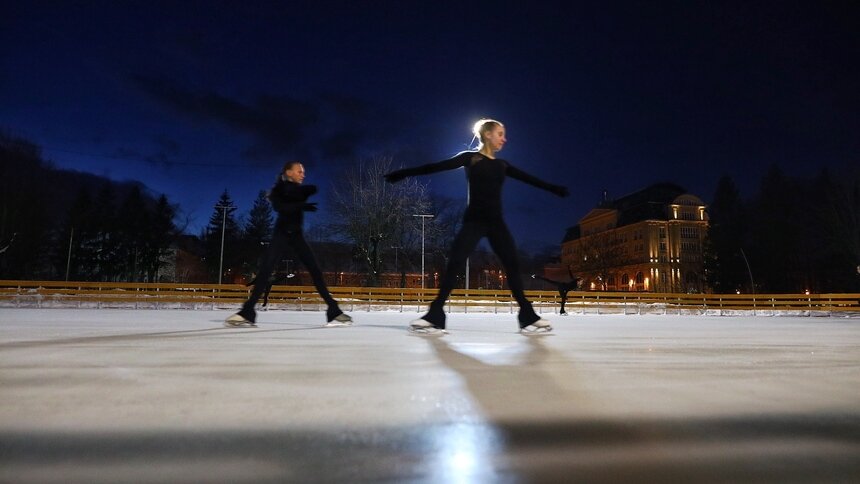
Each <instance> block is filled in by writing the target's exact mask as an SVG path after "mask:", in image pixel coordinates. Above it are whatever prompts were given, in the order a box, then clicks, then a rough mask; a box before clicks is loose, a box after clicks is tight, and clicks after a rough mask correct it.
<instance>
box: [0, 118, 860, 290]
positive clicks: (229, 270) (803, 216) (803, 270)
mask: <svg viewBox="0 0 860 484" xmlns="http://www.w3.org/2000/svg"><path fill="white" fill-rule="evenodd" d="M390 163H391V161H390V160H381V161H380V160H377V161H376V162H374V163H371V164H369V165H367V166H363V167H362V169H361V170H356V173H364V172H367V173H370V175H367V173H365V175H364V176H367V178H368V179H367V180H363V179H361V178H360V177H361V176H362V175H350V174H345V179H347V180H349V182H348V183H341V188H340V189H339V190H340V192H338V191H336V192H335V196H334V197H333V200H330V202H329V207H330V210H332V211H333V213H335V214H336V215H338V216H337V217H334V219H336V220H339V221H340V222H339V223H334V224H328V225H326V224H318V225H312V226H309V227H308V229H307V232H308V238H309V240H311V241H312V245H313V246H314V250H315V251H316V252H317V256H318V259H319V261H320V265H321V266H322V269H323V270H324V271H325V272H327V273H329V274H341V273H344V274H352V275H353V276H354V277H352V278H351V279H349V280H345V279H341V278H340V277H338V278H337V279H336V280H330V281H328V283H329V284H331V285H338V284H340V283H343V284H345V285H378V284H382V279H381V276H382V274H383V273H386V274H397V275H398V278H400V280H401V282H399V283H397V282H395V284H396V285H403V283H404V282H403V281H405V278H406V274H407V273H410V274H417V273H419V272H420V268H421V242H422V241H421V233H422V232H421V226H420V221H419V219H416V218H415V217H412V215H411V214H414V213H431V214H434V218H433V219H432V220H430V221H429V222H427V226H426V227H425V233H426V248H425V259H426V260H425V264H426V269H425V273H426V274H427V280H426V281H427V287H435V283H436V280H437V279H436V277H437V276H436V275H437V274H441V273H442V271H443V270H444V268H445V266H446V264H447V249H448V247H449V246H450V243H451V240H452V238H453V236H454V234H455V233H456V230H457V223H458V222H457V221H458V220H459V219H460V218H461V217H460V215H461V212H462V210H463V207H462V203H460V202H459V201H451V200H447V201H446V200H435V199H432V198H427V197H426V195H425V192H426V187H423V186H421V185H420V184H417V185H416V186H414V187H411V188H410V189H409V190H406V191H404V192H403V193H400V192H393V193H392V191H391V189H390V187H388V186H386V185H385V184H378V186H377V185H374V183H376V182H379V181H380V180H381V176H376V174H377V172H379V173H384V172H385V171H386V170H389V168H390ZM377 165H378V166H377ZM371 187H376V188H371ZM404 187H405V185H404ZM374 190H379V191H380V193H385V194H386V195H385V196H386V197H388V198H387V199H386V198H385V197H381V196H377V195H373V194H370V195H373V196H368V199H372V200H377V201H378V200H387V201H386V203H387V204H388V205H385V206H379V207H356V206H353V205H351V204H341V205H342V206H339V205H338V202H337V199H338V196H339V197H340V198H342V199H345V200H348V201H354V200H357V199H358V198H359V197H358V194H364V195H368V191H370V192H372V191H374ZM353 192H354V193H353ZM213 198H214V200H213V201H214V207H213V212H212V215H211V217H210V219H209V223H208V225H207V226H206V227H205V228H204V229H203V230H202V231H201V233H200V234H197V235H190V234H185V233H183V232H184V228H185V225H187V224H179V226H177V220H176V219H177V213H178V207H177V206H176V205H173V204H171V203H170V202H169V201H168V199H167V198H166V197H165V196H163V195H162V196H160V197H154V196H152V195H150V194H148V193H147V191H146V190H145V189H144V187H143V185H141V184H140V183H133V182H125V183H118V182H114V181H111V180H109V179H106V178H104V177H99V176H96V175H92V174H87V173H80V172H75V171H70V170H60V169H57V168H55V167H53V166H52V165H51V164H50V163H49V162H47V161H45V160H44V159H43V157H42V155H41V153H40V150H39V148H38V147H37V146H36V145H34V144H33V143H30V142H28V141H26V140H22V139H19V138H15V137H11V136H8V135H5V134H2V133H0V278H2V279H42V280H63V279H69V280H80V281H128V282H156V281H165V282H194V283H207V282H217V281H218V280H219V270H220V271H221V272H220V275H221V277H220V279H221V280H222V281H223V282H225V283H236V282H244V281H247V280H249V279H250V278H251V277H253V275H254V273H255V272H256V268H257V265H258V263H259V259H260V256H261V255H262V253H263V251H264V250H265V248H266V244H267V243H268V240H269V239H270V237H271V233H272V227H273V222H274V218H275V217H274V213H273V211H272V209H271V206H270V204H269V202H268V200H267V198H266V192H265V191H261V192H259V194H258V196H257V199H256V200H255V202H254V205H253V207H251V208H250V209H249V210H248V211H247V212H241V211H240V209H239V207H236V206H235V205H234V203H233V201H232V200H231V198H230V195H229V193H228V192H227V191H224V192H223V193H222V194H221V195H220V198H215V197H213ZM351 203H352V202H351ZM416 204H417V205H416ZM222 207H223V208H222ZM404 207H407V208H404ZM400 212H403V214H406V215H405V216H403V217H402V219H397V218H396V217H394V216H395V215H396V214H398V213H400ZM708 212H709V214H710V230H709V234H708V239H707V242H706V248H705V251H706V253H705V264H706V274H707V278H708V283H709V285H710V287H711V290H712V291H713V292H716V293H732V292H735V291H741V292H744V293H748V292H753V291H754V292H757V293H767V292H773V293H797V292H803V291H806V290H808V291H810V292H814V293H820V292H858V291H860V273H858V270H860V268H858V265H860V170H858V169H856V168H854V169H850V170H848V172H846V173H839V174H838V176H837V175H836V174H832V173H829V172H827V171H822V172H820V173H819V174H818V175H817V176H816V177H815V178H813V179H801V178H792V177H788V176H785V175H784V174H782V173H781V172H780V171H779V170H778V169H777V168H776V167H774V168H772V169H771V170H770V172H769V173H768V174H767V175H766V176H765V177H764V178H763V179H762V181H761V185H760V189H759V191H758V193H757V194H755V195H754V196H752V197H749V198H743V197H741V195H740V193H739V191H738V189H737V187H736V186H735V184H734V182H733V180H732V179H731V178H728V177H724V178H722V179H721V180H720V181H719V184H718V188H717V190H716V192H715V194H714V197H713V200H712V203H711V204H710V205H709V207H708ZM392 217H394V218H392ZM368 228H370V230H368ZM222 247H223V256H222ZM558 249H559V248H558V247H551V248H545V249H544V250H541V251H540V252H541V253H540V254H528V253H525V252H522V251H521V253H520V258H521V266H522V270H523V274H529V273H538V272H541V271H542V267H543V265H544V264H546V263H547V262H550V261H551V260H552V259H553V258H554V255H555V256H557V252H558ZM301 269H302V268H301V267H298V266H297V263H296V261H295V258H294V257H292V256H291V255H290V254H287V255H286V256H285V257H284V259H283V260H282V261H280V262H279V264H278V265H277V267H276V271H277V272H279V273H281V274H282V275H283V274H286V273H290V272H295V271H300V270H301ZM499 269H500V266H499V263H498V261H497V260H496V258H495V256H493V255H492V254H491V253H490V252H488V251H486V250H483V249H480V248H479V249H478V250H477V251H476V252H475V254H473V256H472V258H471V260H470V271H471V273H470V275H471V277H470V287H473V288H478V287H484V288H503V287H507V284H506V282H507V281H505V280H504V277H505V276H504V275H503V274H501V272H500V271H499ZM276 276H277V274H276ZM300 280H301V278H295V279H292V280H291V281H293V282H291V283H299V282H300ZM525 282H526V284H527V285H528V287H529V288H532V287H533V288H539V287H540V286H539V285H538V286H534V285H533V284H532V280H531V279H530V278H527V277H526V278H525ZM386 284H391V281H390V279H389V281H388V282H387V283H386ZM464 285H465V281H464V280H462V279H461V282H460V284H459V287H463V286H464Z"/></svg>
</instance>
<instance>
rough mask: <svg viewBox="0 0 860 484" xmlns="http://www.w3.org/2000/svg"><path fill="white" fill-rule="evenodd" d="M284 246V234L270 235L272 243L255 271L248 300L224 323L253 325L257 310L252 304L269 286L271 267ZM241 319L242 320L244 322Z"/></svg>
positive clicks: (255, 302)
mask: <svg viewBox="0 0 860 484" xmlns="http://www.w3.org/2000/svg"><path fill="white" fill-rule="evenodd" d="M286 247H287V239H286V237H285V236H283V235H279V234H275V236H274V237H272V243H271V244H269V248H268V250H266V255H265V256H264V257H263V262H262V263H261V264H260V270H259V272H258V273H257V278H256V281H255V283H254V286H253V289H252V290H251V295H250V296H248V300H247V301H245V304H243V305H242V309H240V310H239V312H238V313H236V314H234V315H233V316H230V317H229V318H227V321H226V324H227V325H228V326H241V325H242V324H249V325H252V326H253V325H254V324H256V322H257V311H256V310H254V306H256V305H257V301H259V300H260V297H261V296H262V295H263V293H265V292H266V290H267V289H268V288H269V279H270V278H271V276H272V269H274V267H275V263H276V262H277V261H278V259H280V258H281V255H282V254H283V253H284V250H285V249H286ZM242 320H244V323H243V322H242Z"/></svg>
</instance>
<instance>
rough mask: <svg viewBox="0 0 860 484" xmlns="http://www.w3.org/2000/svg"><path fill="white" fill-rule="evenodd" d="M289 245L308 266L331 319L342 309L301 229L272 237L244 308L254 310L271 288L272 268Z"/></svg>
mask: <svg viewBox="0 0 860 484" xmlns="http://www.w3.org/2000/svg"><path fill="white" fill-rule="evenodd" d="M287 247H292V248H293V250H295V251H296V255H297V256H298V258H299V261H301V263H302V264H304V266H305V267H306V268H307V270H308V272H310V274H311V279H313V281H314V286H316V288H317V292H319V294H320V296H322V298H323V300H324V301H325V303H326V305H328V311H327V316H328V319H329V321H331V320H332V319H334V318H335V316H337V315H339V314H340V313H341V310H340V308H339V307H338V305H337V301H335V300H334V298H333V297H331V293H329V292H328V287H326V285H325V281H324V280H323V275H322V271H321V270H320V268H319V266H318V265H317V260H316V257H314V253H313V251H312V250H311V248H310V246H308V243H307V242H305V237H304V235H302V232H300V231H297V232H288V233H286V234H281V233H276V234H275V236H274V237H272V243H271V244H270V245H269V250H267V251H266V255H265V256H264V257H263V263H262V264H261V265H260V271H259V273H258V275H257V280H256V282H255V284H254V289H253V290H252V291H251V296H250V297H248V300H247V301H245V304H244V305H243V309H244V310H245V311H250V310H253V309H254V306H255V305H256V304H257V301H259V300H260V296H262V295H263V294H264V293H266V292H267V291H266V289H269V279H270V278H271V276H272V269H274V267H275V264H276V263H277V262H278V261H279V260H280V259H281V257H283V255H284V253H285V252H286V249H287Z"/></svg>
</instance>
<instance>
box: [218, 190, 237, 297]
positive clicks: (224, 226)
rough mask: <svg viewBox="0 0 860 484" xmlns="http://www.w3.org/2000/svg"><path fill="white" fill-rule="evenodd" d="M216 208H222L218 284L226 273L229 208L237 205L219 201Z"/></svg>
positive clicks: (232, 208) (231, 208)
mask: <svg viewBox="0 0 860 484" xmlns="http://www.w3.org/2000/svg"><path fill="white" fill-rule="evenodd" d="M215 208H216V209H220V210H221V215H222V218H221V258H220V260H219V262H218V284H219V285H220V284H221V276H222V275H223V274H224V233H225V232H226V231H227V210H235V209H236V207H235V206H234V205H233V204H230V205H224V204H223V203H219V204H218V205H215Z"/></svg>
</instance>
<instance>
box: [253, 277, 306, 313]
mask: <svg viewBox="0 0 860 484" xmlns="http://www.w3.org/2000/svg"><path fill="white" fill-rule="evenodd" d="M293 276H295V274H279V275H272V276H271V277H270V278H269V285H268V286H266V290H265V291H263V304H261V305H260V306H262V307H266V306H268V305H269V293H270V292H272V286H274V285H275V284H285V283H286V282H287V280H288V279H291V278H292V277H293ZM256 284H257V276H254V278H253V279H251V280H250V281H248V283H247V284H245V287H250V286H254V285H256Z"/></svg>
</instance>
